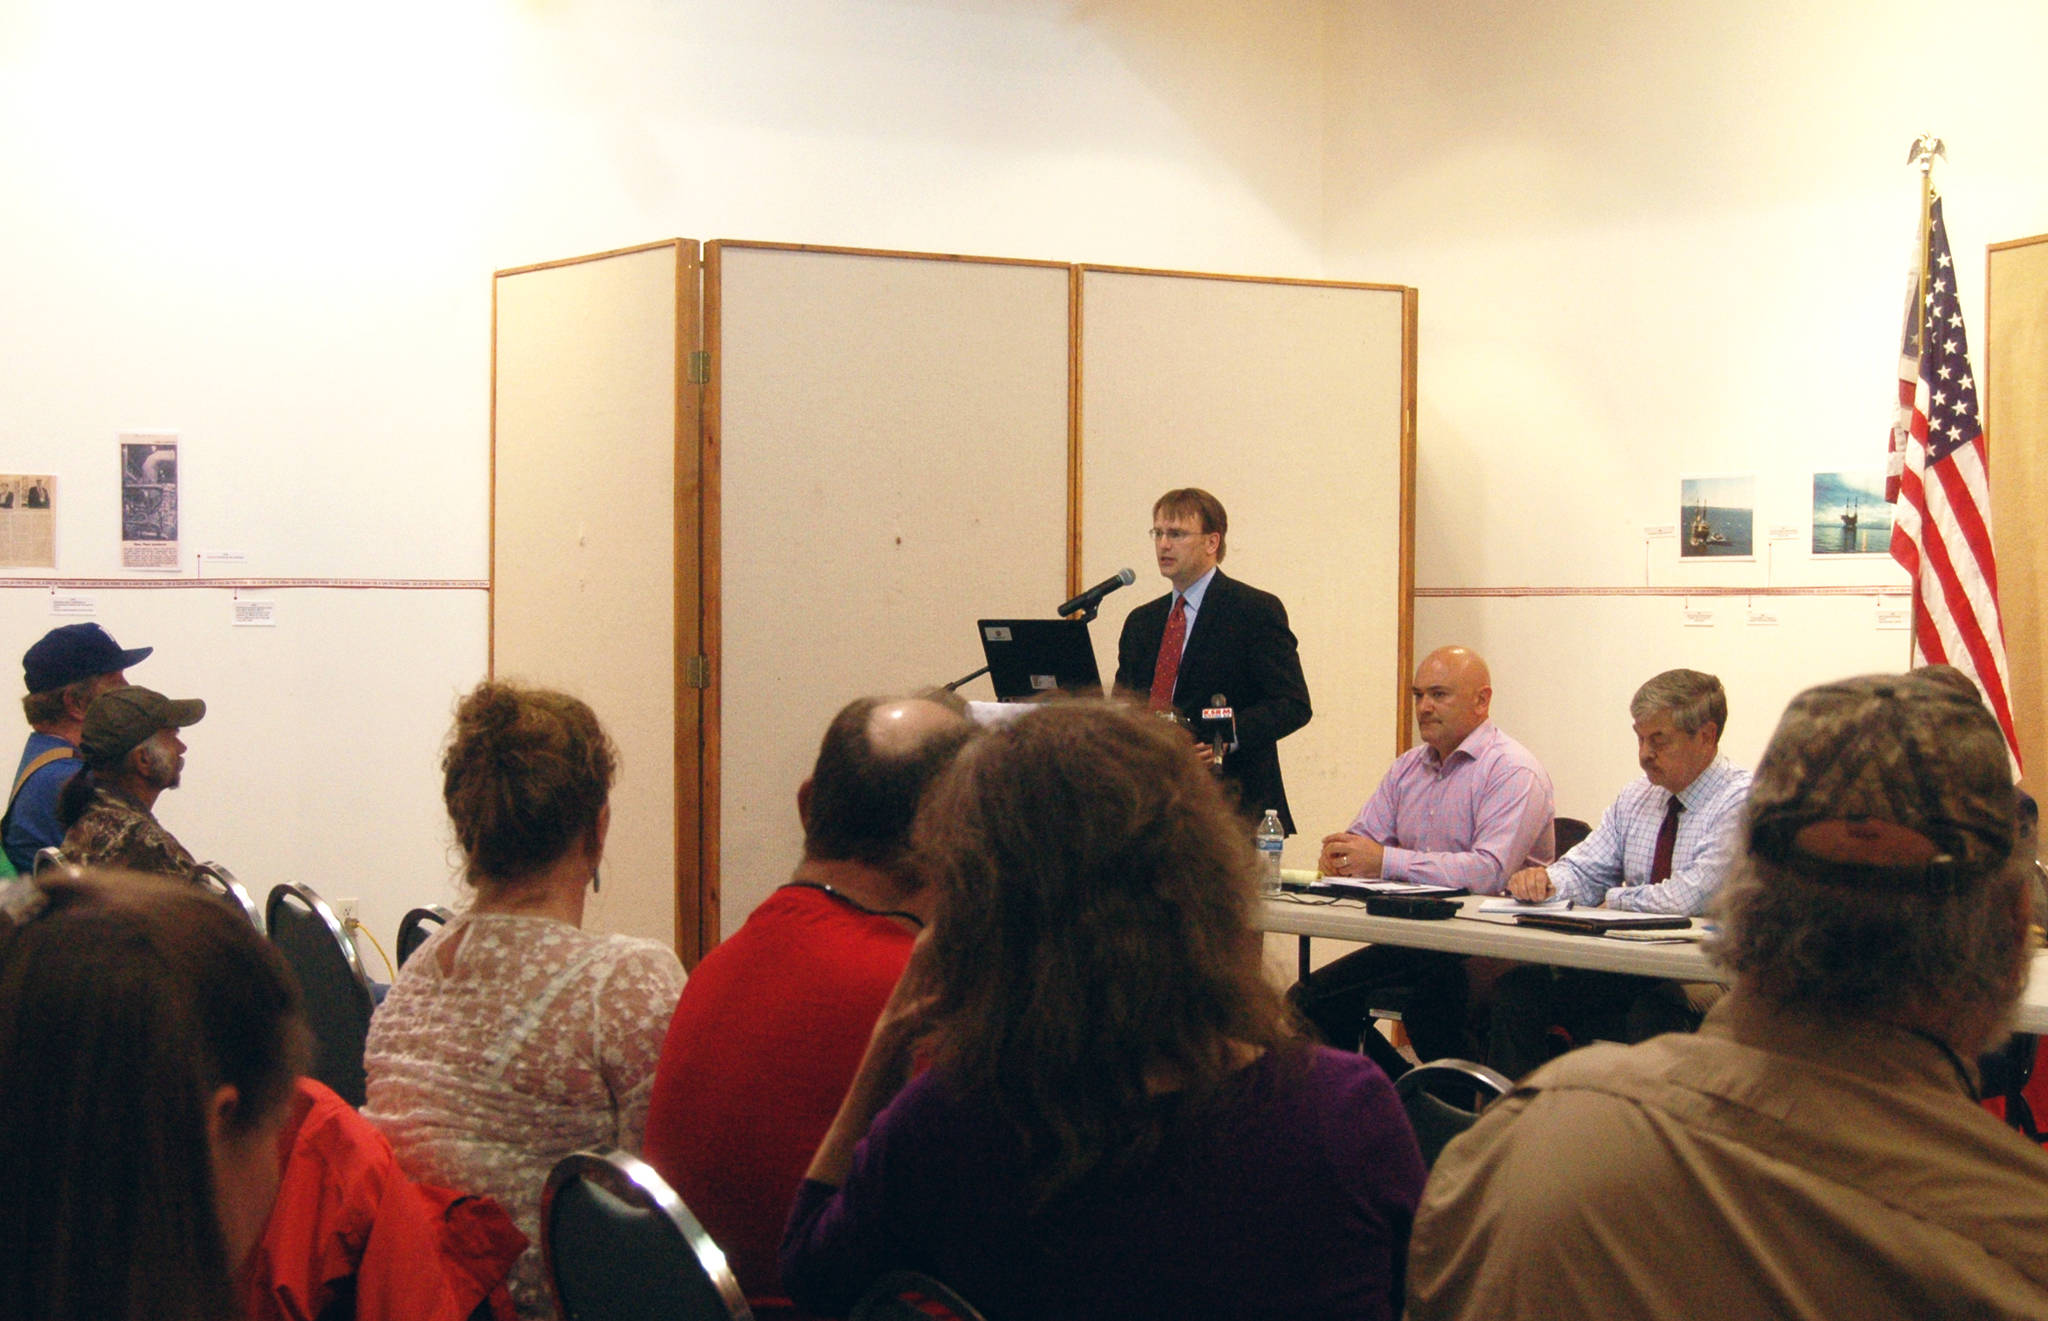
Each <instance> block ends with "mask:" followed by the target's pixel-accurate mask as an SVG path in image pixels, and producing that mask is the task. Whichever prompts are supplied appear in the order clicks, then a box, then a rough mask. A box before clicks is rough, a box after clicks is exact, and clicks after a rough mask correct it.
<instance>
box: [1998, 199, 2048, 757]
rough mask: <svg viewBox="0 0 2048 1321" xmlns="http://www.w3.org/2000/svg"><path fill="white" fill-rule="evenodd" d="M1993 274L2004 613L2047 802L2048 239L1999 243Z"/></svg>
mask: <svg viewBox="0 0 2048 1321" xmlns="http://www.w3.org/2000/svg"><path fill="white" fill-rule="evenodd" d="M1985 267H1986V274H1985V281H1984V287H1985V295H1984V303H1985V320H1986V322H1987V323H1988V324H1987V326H1986V328H1985V341H1984V342H1985V363H1984V365H1985V380H1984V434H1985V436H1986V443H1987V444H1988V445H1989V452H1990V456H1991V536H1992V544H1993V548H1994V549H1995V550H1996V552H1997V555H1998V608H1999V616H2000V619H2001V620H2002V622H2003V623H2004V625H2005V656H2006V665H2007V667H2008V668H2009V669H2010V671H2011V677H2012V707H2013V711H2012V714H2013V723H2014V726H2015V728H2016V730H2017V732H2018V734H2019V740H2020V757H2021V761H2022V762H2023V764H2024V766H2025V768H2026V778H2025V779H2023V780H2022V781H2021V783H2022V784H2024V785H2026V786H2027V787H2028V788H2029V789H2030V790H2031V791H2032V792H2033V793H2034V794H2035V795H2036V796H2037V797H2038V796H2039V795H2040V793H2041V786H2042V785H2043V784H2044V783H2048V655H2044V633H2048V527H2044V526H2043V523H2042V519H2041V499H2042V493H2043V492H2048V234H2037V235H2035V236H2033V237H2032V238H2023V239H2014V240H2011V241H2010V242H2006V243H1994V244H1992V245H1991V246H1990V248H1989V250H1988V251H1987V252H1986V254H1985Z"/></svg>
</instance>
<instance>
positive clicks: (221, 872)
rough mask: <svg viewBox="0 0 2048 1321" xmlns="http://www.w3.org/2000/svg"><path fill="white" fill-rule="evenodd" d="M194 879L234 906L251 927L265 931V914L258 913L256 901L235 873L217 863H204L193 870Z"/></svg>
mask: <svg viewBox="0 0 2048 1321" xmlns="http://www.w3.org/2000/svg"><path fill="white" fill-rule="evenodd" d="M192 879H193V880H195V881H198V882H199V883H200V884H201V885H203V886H205V887H206V888H207V889H209V890H211V891H213V892H214V893H215V894H217V895H219V896H220V897H221V898H223V899H225V900H227V901H228V902H229V903H230V904H233V905H234V907H235V911H236V912H238V913H240V914H241V915H242V916H243V917H246V918H248V919H249V925H251V926H253V927H255V928H256V929H257V930H258V931H261V930H263V914H261V913H259V912H257V911H256V901H255V900H254V899H251V898H250V897H249V891H248V889H247V888H246V887H245V886H243V884H242V883H241V882H240V881H238V880H236V879H235V874H234V873H233V872H231V871H229V870H228V869H227V868H225V867H223V866H221V865H220V864H219V863H217V862H202V863H200V864H199V865H198V866H196V867H194V868H193V869H192Z"/></svg>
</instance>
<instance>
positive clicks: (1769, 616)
mask: <svg viewBox="0 0 2048 1321" xmlns="http://www.w3.org/2000/svg"><path fill="white" fill-rule="evenodd" d="M1749 626H1750V627H1751V628H1776V627H1777V626H1778V612H1777V611H1776V610H1773V609H1771V608H1769V607H1768V606H1759V605H1753V606H1751V607H1750V608H1749Z"/></svg>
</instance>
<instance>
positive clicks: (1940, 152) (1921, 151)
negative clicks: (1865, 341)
mask: <svg viewBox="0 0 2048 1321" xmlns="http://www.w3.org/2000/svg"><path fill="white" fill-rule="evenodd" d="M1936 156H1939V157H1941V158H1942V159H1943V160H1947V159H1948V149H1947V148H1946V147H1945V146H1943V145H1942V141H1941V139H1940V138H1937V137H1935V136H1934V135H1933V134H1932V133H1922V134H1921V135H1920V136H1919V137H1917V138H1914V139H1913V145H1912V147H1911V148H1909V149H1908V150H1907V152H1906V163H1907V164H1908V165H1918V166H1919V167H1920V245H1919V247H1917V248H1916V249H1915V250H1914V252H1915V256H1914V258H1913V264H1914V267H1915V268H1916V269H1917V270H1918V271H1919V278H1918V279H1917V280H1916V281H1915V282H1914V296H1915V297H1916V298H1917V299H1918V300H1919V305H1918V310H1917V311H1916V312H1915V313H1914V316H1915V317H1916V318H1917V322H1918V332H1917V333H1916V334H1915V335H1914V336H1913V342H1914V343H1915V344H1917V345H1919V347H1920V357H1921V360H1922V361H1923V362H1924V361H1925V360H1926V357H1927V234H1928V230H1929V229H1931V228H1932V227H1933V225H1934V158H1935V157H1936ZM1921 617H1922V609H1921V605H1920V575H1919V574H1917V573H1916V574H1914V575H1913V613H1912V615H1911V617H1910V619H1909V620H1908V625H1909V626H1908V627H1907V629H1906V668H1907V669H1909V670H1910V669H1912V668H1913V665H1914V663H1915V662H1916V661H1918V660H1919V659H1920V620H1921Z"/></svg>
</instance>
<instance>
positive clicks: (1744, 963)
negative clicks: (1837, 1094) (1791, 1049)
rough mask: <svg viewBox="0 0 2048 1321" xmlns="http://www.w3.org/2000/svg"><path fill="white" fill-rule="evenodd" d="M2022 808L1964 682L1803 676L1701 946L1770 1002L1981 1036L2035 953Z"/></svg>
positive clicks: (2015, 991) (1997, 734) (1999, 746)
mask: <svg viewBox="0 0 2048 1321" xmlns="http://www.w3.org/2000/svg"><path fill="white" fill-rule="evenodd" d="M2018 816H2019V808H2018V795H2017V794H2015V793H2014V791H2013V786H2012V764H2011V761H2010V759H2009V757H2008V754H2007V750H2006V745H2005V736H2004V734H2003V733H2002V732H2001V731H2000V729H1999V726H1998V724H1997V722H1996V721H1994V720H1993V719H1992V718H1991V715H1990V713H1989V712H1988V711H1986V710H1985V709H1984V706H1983V704H1982V703H1981V702H1979V701H1978V700H1977V698H1976V695H1975V694H1974V693H1969V692H1965V691H1960V690H1958V689H1957V688H1955V687H1954V686H1952V685H1951V684H1949V683H1947V682H1944V681H1942V680H1941V678H1940V676H1932V677H1930V676H1926V675H1922V674H1919V673H1917V672H1916V673H1912V674H1904V675H1889V674H1878V675H1866V676H1863V677H1861V678H1854V679H1840V680H1836V681H1835V682H1833V683H1827V684H1821V685H1820V686H1818V687H1815V688H1809V689H1807V690H1806V691H1805V692H1803V693H1801V694H1799V696H1797V697H1795V698H1793V699H1792V703H1791V705H1790V706H1788V707H1786V708H1785V715H1784V718H1783V719H1782V720H1780V721H1779V723H1778V729H1777V732H1776V733H1775V734H1773V735H1772V736H1771V742H1770V746H1769V747H1767V748H1765V749H1764V755H1763V758H1762V760H1761V761H1759V762H1758V763H1757V769H1756V777H1755V779H1754V780H1753V781H1752V782H1751V784H1750V790H1749V802H1748V805H1747V807H1746V808H1745V809H1744V813H1743V834H1742V842H1743V852H1742V854H1741V856H1739V857H1738V858H1737V859H1736V861H1735V864H1734V866H1733V868H1732V869H1731V875H1730V876H1729V879H1728V882H1727V883H1726V884H1725V885H1723V886H1722V888H1721V893H1720V895H1719V896H1718V898H1717V902H1716V911H1717V915H1718V916H1719V917H1720V919H1721V922H1722V931H1721V934H1720V936H1719V937H1718V938H1716V939H1715V940H1714V941H1713V942H1712V943H1710V944H1709V945H1708V947H1707V952H1708V954H1709V955H1710V956H1711V957H1713V958H1714V959H1716V960H1717V961H1719V962H1720V963H1721V964H1723V965H1724V966H1726V967H1727V968H1728V969H1730V970H1731V971H1732V972H1734V974H1735V978H1736V981H1737V982H1738V983H1740V984H1741V985H1742V986H1744V987H1746V988H1749V989H1750V990H1752V991H1754V992H1756V993H1757V994H1760V995H1762V996H1763V997H1765V998H1766V999H1769V1000H1773V1001H1776V1002H1778V1003H1781V1004H1787V1005H1800V1006H1805V1007H1809V1008H1815V1009H1819V1010H1822V1011H1824V1012H1826V1013H1828V1014H1831V1015H1834V1016H1837V1017H1842V1018H1860V1019H1881V1020H1886V1021H1890V1022H1894V1023H1898V1024H1901V1025H1904V1026H1923V1027H1927V1026H1936V1025H1945V1030H1947V1031H1949V1032H1951V1033H1952V1034H1953V1033H1961V1034H1962V1037H1963V1038H1974V1037H1976V1036H1985V1035H1989V1034H1990V1033H1991V1032H1992V1031H1993V1030H1994V1029H1995V1028H1996V1026H1997V1025H1998V1024H2000V1023H2001V1022H2002V1021H2004V1020H2005V1019H2006V1017H2007V1016H2008V1015H2009V1014H2010V1012H2011V1009H2012V1005H2013V1002H2014V1001H2015V999H2017V997H2018V996H2019V994H2020V991H2021V989H2022V987H2023V986H2024V985H2025V981H2026V979H2025V976H2024V973H2025V969H2026V964H2027V961H2028V959H2029V957H2030V951H2029V940H2028V936H2027V915H2028V910H2029V908H2030V907H2031V905H2030V903H2029V902H2028V900H2029V893H2028V890H2029V886H2028V879H2027V875H2026V871H2027V869H2028V868H2029V867H2030V866H2031V860H2030V859H2027V858H2024V857H2021V856H2019V855H2018V854H2017V853H2016V852H2015V850H2014V847H2013V845H2014V840H2015V838H2016V837H2017V836H2018V835H2019V827H2018ZM1959 1039H1961V1038H1959ZM1965 1048H1967V1049H1977V1048H1978V1046H1977V1045H1976V1043H1975V1041H1974V1040H1967V1039H1966V1040H1964V1044H1963V1045H1959V1046H1958V1049H1965Z"/></svg>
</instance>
